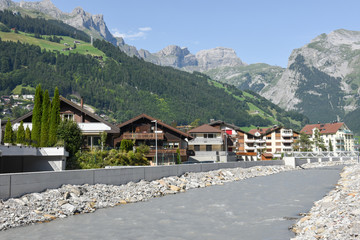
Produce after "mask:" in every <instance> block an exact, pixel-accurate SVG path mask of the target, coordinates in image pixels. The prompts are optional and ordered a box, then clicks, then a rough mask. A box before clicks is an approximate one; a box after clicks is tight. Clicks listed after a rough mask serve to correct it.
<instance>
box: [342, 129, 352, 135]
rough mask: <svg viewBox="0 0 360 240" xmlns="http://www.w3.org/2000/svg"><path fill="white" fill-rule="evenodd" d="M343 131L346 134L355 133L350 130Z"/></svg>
mask: <svg viewBox="0 0 360 240" xmlns="http://www.w3.org/2000/svg"><path fill="white" fill-rule="evenodd" d="M343 132H344V133H345V134H349V135H353V132H352V131H350V130H343Z"/></svg>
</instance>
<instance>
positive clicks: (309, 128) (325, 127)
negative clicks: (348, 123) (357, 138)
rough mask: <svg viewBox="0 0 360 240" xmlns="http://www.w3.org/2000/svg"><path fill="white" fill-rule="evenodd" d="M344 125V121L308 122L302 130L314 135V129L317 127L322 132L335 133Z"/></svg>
mask: <svg viewBox="0 0 360 240" xmlns="http://www.w3.org/2000/svg"><path fill="white" fill-rule="evenodd" d="M343 125H344V123H343V122H335V123H318V124H308V125H306V126H305V127H303V129H301V131H300V132H303V133H306V134H308V135H312V133H313V129H314V128H317V129H319V131H320V134H335V133H336V132H337V131H338V130H339V129H340V128H341V127H342V126H343Z"/></svg>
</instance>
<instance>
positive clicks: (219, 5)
mask: <svg viewBox="0 0 360 240" xmlns="http://www.w3.org/2000/svg"><path fill="white" fill-rule="evenodd" d="M18 1H19V0H17V2H18ZM27 1H30V0H27ZM52 2H53V3H54V4H55V5H56V6H57V7H58V8H59V9H60V10H62V11H64V12H71V11H72V10H73V9H74V8H75V7H78V6H80V7H82V8H83V9H84V10H85V11H87V12H89V13H92V14H103V15H104V19H105V22H106V24H107V27H108V28H109V30H110V32H112V33H113V34H114V35H115V36H122V37H123V38H124V40H125V43H127V44H129V45H132V46H135V47H136V48H137V49H141V48H142V49H146V50H148V51H150V52H158V51H160V50H161V49H163V48H164V47H166V46H168V45H178V46H180V47H187V48H188V49H189V51H190V52H191V53H192V54H195V53H197V52H198V51H200V50H204V49H211V48H215V47H227V48H232V49H234V50H235V52H236V54H237V56H238V57H240V59H241V60H242V61H243V62H245V63H248V64H252V63H259V62H261V63H268V64H271V65H277V66H281V67H286V66H287V62H288V58H289V56H290V54H291V52H292V50H293V49H295V48H300V47H302V46H304V45H305V44H307V43H309V42H310V41H311V40H312V39H313V38H315V37H316V36H318V35H320V34H322V33H326V34H328V33H330V32H332V31H334V30H336V29H341V28H343V29H347V30H354V31H360V25H359V24H360V14H359V9H360V1H359V0H342V1H340V0H272V1H269V0H246V1H245V0H181V1H174V0H127V1H123V0H101V1H95V0H52Z"/></svg>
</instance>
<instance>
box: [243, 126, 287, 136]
mask: <svg viewBox="0 0 360 240" xmlns="http://www.w3.org/2000/svg"><path fill="white" fill-rule="evenodd" d="M281 128H283V127H282V126H274V127H270V128H254V129H251V130H250V131H249V133H250V134H252V135H255V133H257V132H258V133H260V135H262V136H263V135H266V134H269V133H272V132H273V131H275V130H277V129H281Z"/></svg>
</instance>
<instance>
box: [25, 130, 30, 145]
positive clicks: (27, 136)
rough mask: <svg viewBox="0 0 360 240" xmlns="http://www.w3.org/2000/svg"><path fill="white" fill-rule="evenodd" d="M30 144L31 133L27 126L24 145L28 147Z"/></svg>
mask: <svg viewBox="0 0 360 240" xmlns="http://www.w3.org/2000/svg"><path fill="white" fill-rule="evenodd" d="M30 143H31V131H30V128H29V126H27V127H26V130H25V144H26V145H27V146H29V145H30Z"/></svg>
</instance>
